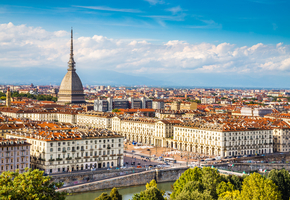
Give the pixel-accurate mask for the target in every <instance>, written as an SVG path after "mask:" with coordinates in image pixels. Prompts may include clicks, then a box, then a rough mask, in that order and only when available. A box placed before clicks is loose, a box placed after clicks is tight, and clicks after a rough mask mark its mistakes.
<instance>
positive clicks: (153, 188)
mask: <svg viewBox="0 0 290 200" xmlns="http://www.w3.org/2000/svg"><path fill="white" fill-rule="evenodd" d="M164 194H165V191H164V190H159V189H158V188H157V183H156V181H155V180H154V179H153V180H152V181H150V183H147V184H146V190H145V191H142V192H140V193H139V194H134V196H133V199H132V200H165V199H166V198H164V197H163V196H164Z"/></svg>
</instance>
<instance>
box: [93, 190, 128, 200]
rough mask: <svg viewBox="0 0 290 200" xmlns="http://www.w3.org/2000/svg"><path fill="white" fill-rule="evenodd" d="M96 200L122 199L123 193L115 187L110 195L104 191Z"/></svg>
mask: <svg viewBox="0 0 290 200" xmlns="http://www.w3.org/2000/svg"><path fill="white" fill-rule="evenodd" d="M95 200H122V195H120V194H119V191H118V190H117V188H113V189H112V190H111V192H110V195H108V194H107V193H106V192H103V193H102V194H101V195H100V196H98V197H97V198H95Z"/></svg>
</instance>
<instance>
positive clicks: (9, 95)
mask: <svg viewBox="0 0 290 200" xmlns="http://www.w3.org/2000/svg"><path fill="white" fill-rule="evenodd" d="M10 106H11V92H10V88H8V89H7V92H6V107H7V108H10Z"/></svg>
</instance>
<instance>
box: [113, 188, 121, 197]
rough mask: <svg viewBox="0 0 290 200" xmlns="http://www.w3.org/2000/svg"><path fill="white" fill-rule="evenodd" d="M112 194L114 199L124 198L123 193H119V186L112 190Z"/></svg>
mask: <svg viewBox="0 0 290 200" xmlns="http://www.w3.org/2000/svg"><path fill="white" fill-rule="evenodd" d="M110 196H111V199H112V200H122V195H120V194H119V191H118V190H117V188H113V189H112V190H111V192H110Z"/></svg>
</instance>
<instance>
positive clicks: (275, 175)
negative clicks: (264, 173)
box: [268, 169, 290, 200]
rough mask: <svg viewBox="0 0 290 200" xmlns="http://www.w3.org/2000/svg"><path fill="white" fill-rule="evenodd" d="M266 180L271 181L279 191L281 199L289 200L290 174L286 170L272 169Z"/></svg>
mask: <svg viewBox="0 0 290 200" xmlns="http://www.w3.org/2000/svg"><path fill="white" fill-rule="evenodd" d="M268 179H270V180H272V181H273V182H274V183H275V185H277V186H278V189H279V191H281V194H282V199H283V200H289V198H290V174H289V172H288V171H287V170H285V169H282V170H276V169H272V170H271V171H270V173H269V174H268Z"/></svg>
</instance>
